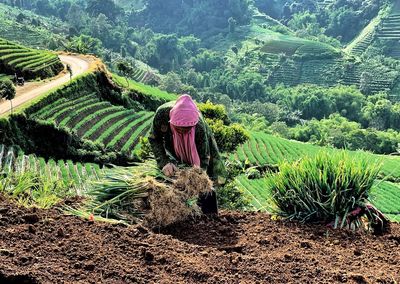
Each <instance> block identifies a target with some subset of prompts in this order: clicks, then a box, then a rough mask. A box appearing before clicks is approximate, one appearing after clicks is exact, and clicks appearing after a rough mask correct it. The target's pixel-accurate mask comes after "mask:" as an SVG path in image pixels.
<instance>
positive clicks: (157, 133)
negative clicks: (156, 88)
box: [149, 101, 226, 181]
mask: <svg viewBox="0 0 400 284" xmlns="http://www.w3.org/2000/svg"><path fill="white" fill-rule="evenodd" d="M174 105H175V101H172V102H168V103H166V104H164V105H162V106H160V107H159V108H158V109H157V111H156V114H155V116H154V120H153V125H152V129H151V131H150V136H149V141H150V144H151V147H152V149H153V153H154V156H155V158H156V160H157V165H158V167H159V168H160V169H162V168H163V167H164V166H165V165H166V164H168V163H170V162H171V163H174V164H176V165H177V164H179V162H177V161H178V158H177V156H176V154H175V150H174V146H173V138H172V131H171V128H170V125H169V120H170V118H169V112H170V110H171V108H172V107H173V106H174ZM195 142H196V148H197V152H198V153H199V157H200V166H201V168H203V169H204V170H206V171H207V174H208V175H209V176H210V178H211V179H213V180H214V181H217V179H218V177H223V178H225V177H226V171H225V167H224V163H223V161H222V159H221V156H220V154H219V151H218V146H217V143H216V142H215V139H214V135H213V133H212V131H211V129H210V127H209V126H208V124H207V122H205V120H204V119H203V117H202V116H201V115H200V119H199V122H198V123H197V125H196V136H195Z"/></svg>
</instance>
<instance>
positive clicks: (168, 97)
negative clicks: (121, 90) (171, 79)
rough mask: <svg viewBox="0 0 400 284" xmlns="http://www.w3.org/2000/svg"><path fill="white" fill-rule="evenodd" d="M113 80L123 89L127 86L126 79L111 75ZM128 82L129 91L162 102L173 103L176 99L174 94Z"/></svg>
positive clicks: (136, 82) (131, 81)
mask: <svg viewBox="0 0 400 284" xmlns="http://www.w3.org/2000/svg"><path fill="white" fill-rule="evenodd" d="M113 80H114V81H115V82H116V83H117V84H119V85H120V86H122V87H125V88H126V87H128V84H127V83H126V79H125V78H123V77H121V76H118V75H116V74H113ZM128 81H129V89H131V90H133V91H137V92H140V93H142V94H144V95H147V96H149V97H154V98H155V99H161V100H164V101H173V100H176V99H177V95H175V94H171V93H168V92H165V91H162V90H160V89H158V88H155V87H152V86H149V85H145V84H143V83H140V82H138V81H134V80H128Z"/></svg>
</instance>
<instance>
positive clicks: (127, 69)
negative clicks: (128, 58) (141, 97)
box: [117, 61, 134, 88]
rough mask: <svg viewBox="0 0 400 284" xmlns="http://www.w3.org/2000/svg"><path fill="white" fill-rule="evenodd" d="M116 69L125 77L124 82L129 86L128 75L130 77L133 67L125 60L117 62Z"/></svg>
mask: <svg viewBox="0 0 400 284" xmlns="http://www.w3.org/2000/svg"><path fill="white" fill-rule="evenodd" d="M117 69H118V71H119V72H120V73H121V74H122V75H123V76H124V77H125V80H126V84H127V85H128V88H129V80H128V77H131V76H132V75H133V71H134V70H133V67H132V66H131V65H130V64H129V63H128V62H125V61H119V62H118V63H117Z"/></svg>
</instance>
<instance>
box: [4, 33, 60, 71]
mask: <svg viewBox="0 0 400 284" xmlns="http://www.w3.org/2000/svg"><path fill="white" fill-rule="evenodd" d="M63 69H64V66H63V64H62V63H61V61H60V59H59V58H58V56H57V55H56V54H55V53H52V52H49V51H43V50H36V49H30V48H26V47H24V46H21V45H18V44H16V43H13V42H10V41H7V40H4V39H1V38H0V72H2V73H7V74H11V75H13V74H14V73H17V74H18V75H22V76H24V77H25V79H34V78H37V77H40V78H47V77H52V76H54V75H56V74H58V73H59V72H61V70H63Z"/></svg>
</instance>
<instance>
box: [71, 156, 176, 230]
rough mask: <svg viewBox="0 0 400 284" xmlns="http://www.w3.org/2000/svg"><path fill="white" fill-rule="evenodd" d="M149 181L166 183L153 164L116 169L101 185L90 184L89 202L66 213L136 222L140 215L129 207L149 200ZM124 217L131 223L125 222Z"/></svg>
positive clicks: (103, 179) (151, 162)
mask: <svg viewBox="0 0 400 284" xmlns="http://www.w3.org/2000/svg"><path fill="white" fill-rule="evenodd" d="M149 177H153V178H157V179H163V180H166V181H167V180H168V178H167V177H165V176H164V175H162V173H161V171H160V170H159V169H158V168H157V166H156V165H155V163H154V162H153V161H147V162H145V163H142V164H138V165H135V166H133V167H127V168H122V167H115V168H111V169H108V170H106V171H105V174H104V176H103V177H102V179H101V180H100V181H95V182H93V183H92V187H91V189H90V190H88V191H87V195H88V196H89V199H88V201H87V202H86V204H85V205H84V207H83V208H81V209H79V210H70V209H69V210H68V211H69V212H70V213H72V214H74V215H80V216H86V215H88V214H93V215H94V216H96V218H97V217H103V218H106V219H109V218H113V219H116V220H122V221H126V222H128V223H132V222H135V219H134V218H139V217H142V215H143V212H139V211H138V209H137V208H136V207H134V206H132V203H133V202H134V201H135V200H141V199H143V198H145V197H147V196H148V188H149ZM127 216H129V218H130V217H132V219H129V220H128V219H127Z"/></svg>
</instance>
